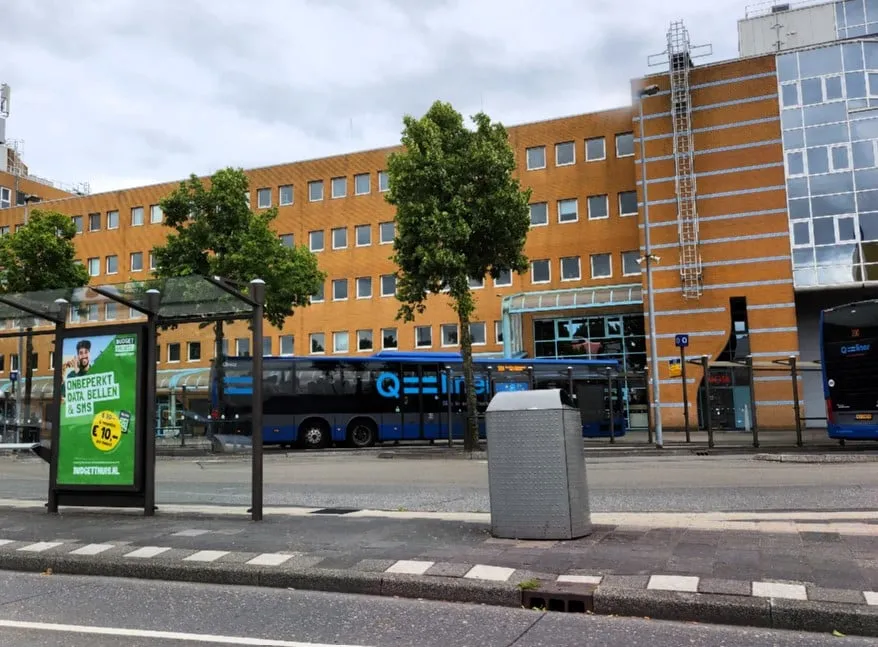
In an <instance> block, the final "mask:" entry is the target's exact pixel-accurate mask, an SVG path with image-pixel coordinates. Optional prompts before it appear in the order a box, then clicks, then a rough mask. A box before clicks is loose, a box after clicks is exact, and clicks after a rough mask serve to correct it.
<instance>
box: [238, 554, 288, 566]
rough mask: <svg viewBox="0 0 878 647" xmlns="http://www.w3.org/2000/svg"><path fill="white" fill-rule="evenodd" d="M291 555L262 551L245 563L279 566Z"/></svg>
mask: <svg viewBox="0 0 878 647" xmlns="http://www.w3.org/2000/svg"><path fill="white" fill-rule="evenodd" d="M293 557H294V555H293V554H291V553H287V554H284V553H262V554H261V555H257V556H256V557H254V558H253V559H251V560H250V561H249V562H247V563H248V564H250V565H251V566H280V565H281V564H283V563H284V562H286V561H287V560H289V559H291V558H293Z"/></svg>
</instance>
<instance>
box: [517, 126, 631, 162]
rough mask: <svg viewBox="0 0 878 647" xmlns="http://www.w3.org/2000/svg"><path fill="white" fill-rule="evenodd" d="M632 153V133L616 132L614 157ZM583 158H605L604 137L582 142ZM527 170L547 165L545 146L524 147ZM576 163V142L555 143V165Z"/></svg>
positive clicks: (587, 159) (590, 160)
mask: <svg viewBox="0 0 878 647" xmlns="http://www.w3.org/2000/svg"><path fill="white" fill-rule="evenodd" d="M632 155H634V133H633V132H625V133H618V134H616V157H631V156H632ZM583 159H584V160H585V161H586V162H600V161H601V160H605V159H607V143H606V139H605V138H604V137H591V138H589V139H586V140H585V141H584V142H583ZM525 161H526V163H527V170H528V171H538V170H540V169H544V168H546V166H547V163H546V147H545V146H531V147H529V148H526V149H525ZM573 164H576V142H575V141H565V142H558V143H557V144H555V166H572V165H573Z"/></svg>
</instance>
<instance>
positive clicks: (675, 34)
mask: <svg viewBox="0 0 878 647" xmlns="http://www.w3.org/2000/svg"><path fill="white" fill-rule="evenodd" d="M690 49H691V48H690V44H689V32H688V31H687V29H686V27H685V26H684V25H683V21H675V22H672V23H671V27H670V29H669V30H668V50H667V53H668V60H669V68H670V69H669V73H670V81H671V118H672V121H673V124H674V165H675V168H676V189H677V229H678V233H679V240H680V279H681V282H682V287H683V298H685V299H697V298H699V297H700V296H701V294H702V292H703V283H702V270H701V252H700V250H699V239H698V205H697V202H696V197H697V189H696V184H695V160H694V153H695V146H694V142H693V136H692V96H691V92H690V88H689V70H690V67H691V66H692V60H691V55H690Z"/></svg>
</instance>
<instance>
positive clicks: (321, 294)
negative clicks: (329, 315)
mask: <svg viewBox="0 0 878 647" xmlns="http://www.w3.org/2000/svg"><path fill="white" fill-rule="evenodd" d="M325 300H326V286H325V285H324V284H323V283H321V284H320V285H319V286H318V288H317V292H315V293H314V294H312V295H311V303H322V302H323V301H325Z"/></svg>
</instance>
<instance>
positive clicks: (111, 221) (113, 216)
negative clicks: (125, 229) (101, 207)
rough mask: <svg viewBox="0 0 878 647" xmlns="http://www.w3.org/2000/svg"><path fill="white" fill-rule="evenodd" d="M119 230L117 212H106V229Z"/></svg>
mask: <svg viewBox="0 0 878 647" xmlns="http://www.w3.org/2000/svg"><path fill="white" fill-rule="evenodd" d="M118 228H119V212H118V211H108V212H107V229H118Z"/></svg>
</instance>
